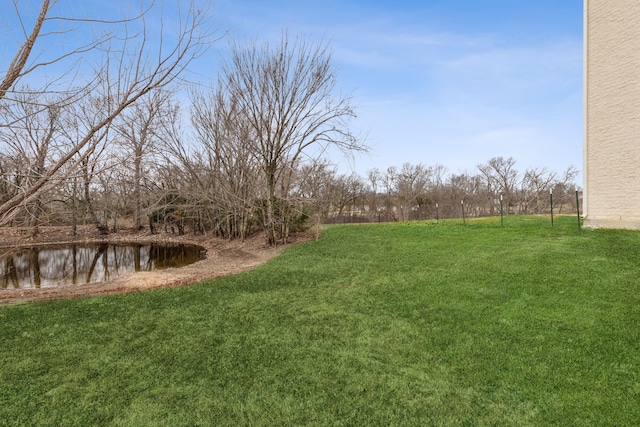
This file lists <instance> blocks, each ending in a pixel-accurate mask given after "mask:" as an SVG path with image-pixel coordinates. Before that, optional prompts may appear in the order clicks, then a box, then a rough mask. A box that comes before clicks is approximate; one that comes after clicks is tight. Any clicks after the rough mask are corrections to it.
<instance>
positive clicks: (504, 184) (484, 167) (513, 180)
mask: <svg viewBox="0 0 640 427" xmlns="http://www.w3.org/2000/svg"><path fill="white" fill-rule="evenodd" d="M515 164H516V161H515V159H514V158H513V157H509V158H508V159H505V158H504V157H493V158H492V159H490V160H489V161H488V162H487V163H484V164H481V165H478V170H480V172H481V173H482V175H483V176H484V178H485V181H486V184H487V194H486V198H487V201H488V202H489V205H490V214H491V215H494V214H495V210H494V209H495V205H496V200H497V197H496V196H497V195H500V194H502V195H503V199H504V206H506V207H507V211H506V212H507V213H508V212H509V206H511V205H512V204H513V202H514V200H513V196H514V192H515V189H516V187H517V180H518V171H517V170H516V169H515V168H514V166H515Z"/></svg>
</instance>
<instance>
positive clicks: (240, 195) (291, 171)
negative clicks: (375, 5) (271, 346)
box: [0, 0, 577, 245]
mask: <svg viewBox="0 0 640 427" xmlns="http://www.w3.org/2000/svg"><path fill="white" fill-rule="evenodd" d="M145 5H146V3H145ZM163 5H164V3H158V4H155V3H151V5H150V6H148V7H142V8H141V10H140V13H139V14H138V15H135V16H133V17H126V18H123V19H122V20H116V21H108V22H107V21H97V20H94V19H88V18H82V19H79V18H74V17H60V16H58V15H55V14H54V13H53V10H54V7H55V6H56V2H55V1H54V2H50V1H48V0H44V1H43V2H42V6H41V9H40V14H39V15H38V16H37V17H36V18H35V20H34V23H33V29H32V31H31V32H30V33H27V32H25V41H24V42H23V43H22V44H21V45H20V46H19V48H18V49H17V52H16V55H15V57H14V58H13V60H12V62H11V63H10V64H9V65H8V66H6V69H3V72H4V76H5V77H4V79H3V81H2V83H1V84H0V147H1V150H0V225H5V226H17V227H28V228H29V230H31V232H32V233H33V234H37V233H38V232H39V230H40V227H41V226H43V225H69V226H72V228H73V230H74V232H75V230H76V228H77V226H79V225H81V224H92V225H93V226H95V227H96V229H97V230H99V231H100V232H102V233H109V232H111V231H113V230H117V229H118V228H122V227H135V228H138V229H140V228H143V227H148V228H149V230H150V231H151V232H155V231H157V230H158V229H166V230H167V231H170V230H173V232H175V233H186V232H189V233H209V234H212V235H215V236H218V237H222V238H226V239H244V238H246V237H247V236H249V235H251V234H254V233H263V234H264V236H265V239H266V241H267V242H268V243H269V244H272V245H273V244H277V243H280V242H286V241H287V239H288V237H289V236H290V235H291V233H293V232H295V231H297V230H299V229H302V228H304V227H306V226H308V225H309V224H310V223H312V222H315V223H318V224H319V223H323V222H346V221H355V220H357V221H407V220H414V219H429V218H435V217H441V218H445V217H455V216H459V215H460V214H462V211H461V209H464V210H465V213H466V214H467V215H469V216H481V215H496V214H498V213H499V212H502V213H503V214H520V213H541V212H544V211H545V210H547V209H549V207H550V206H549V200H548V197H545V194H549V192H550V191H551V192H553V194H554V196H555V197H556V199H555V200H557V201H558V203H559V205H558V206H559V207H558V208H557V209H558V211H560V212H561V211H563V210H564V211H569V210H570V209H575V202H573V200H574V199H573V198H571V197H570V196H571V190H572V189H573V188H574V186H575V184H574V183H573V180H574V179H575V177H576V174H577V171H576V170H575V169H574V168H569V169H567V170H566V171H564V172H563V173H562V174H557V173H555V172H553V171H549V170H547V169H545V168H530V169H527V170H525V171H524V172H523V173H519V172H518V171H517V170H516V167H515V161H514V160H513V159H512V158H506V159H505V158H503V157H496V158H492V159H490V160H489V161H487V162H486V163H484V164H480V165H478V167H477V170H476V171H474V172H472V173H466V172H465V173H462V174H448V173H447V170H446V168H445V167H444V166H442V165H439V164H436V165H435V166H425V165H423V164H417V165H412V164H409V163H405V164H404V165H402V166H401V167H399V168H398V167H393V166H392V167H389V168H388V169H387V170H385V171H380V170H377V169H373V170H370V171H369V172H368V173H367V174H366V176H364V177H363V176H359V175H357V174H355V173H354V174H347V175H345V174H339V173H338V171H337V168H336V167H335V166H334V165H332V164H331V162H330V160H329V159H327V158H326V157H325V156H324V153H326V152H327V149H328V148H329V147H334V148H338V149H339V150H340V151H341V152H342V153H343V154H344V155H346V156H350V155H352V154H353V153H354V152H358V151H366V150H367V146H366V145H365V143H364V141H363V140H362V139H361V138H359V137H358V136H357V135H354V134H353V133H352V132H351V130H350V128H349V123H350V121H351V120H352V119H353V118H355V112H354V109H353V106H352V100H351V98H350V97H348V96H345V95H342V94H340V93H339V92H338V90H337V75H336V72H335V69H334V68H333V66H332V62H331V51H330V49H329V47H328V45H327V44H326V43H322V42H321V43H318V44H314V43H311V42H310V41H309V40H308V39H306V38H305V37H291V36H290V35H289V34H288V33H286V32H285V33H283V35H282V37H281V39H280V40H279V41H278V42H275V43H259V42H257V41H249V42H243V43H240V42H236V43H231V44H230V52H231V53H230V56H229V57H228V59H227V60H226V62H224V63H223V65H222V66H221V67H220V69H219V70H218V72H217V74H216V79H215V82H216V83H215V84H213V85H211V87H205V86H202V85H193V84H189V85H185V84H184V80H183V79H181V78H180V77H181V76H182V75H183V74H184V72H185V70H187V69H188V67H189V65H190V64H191V63H192V61H193V60H194V59H196V58H198V57H199V56H200V55H202V53H203V52H204V50H206V49H207V48H208V47H209V46H210V45H211V44H212V43H213V42H214V41H215V39H213V38H212V37H211V34H210V33H209V32H208V29H207V28H208V27H207V26H206V22H207V17H206V12H205V11H203V10H202V9H198V8H196V7H195V6H194V5H193V4H191V6H190V8H189V9H188V11H186V13H184V14H183V15H180V16H183V20H182V22H181V25H178V26H177V28H178V30H177V32H176V33H175V34H173V36H172V37H166V34H165V32H166V31H165V29H164V28H163V27H162V26H160V27H159V30H158V32H159V33H160V35H162V36H163V38H162V40H167V42H166V45H163V44H160V45H157V44H152V43H147V41H148V39H149V38H150V37H151V36H152V35H153V32H154V29H155V27H154V25H153V24H154V23H157V21H152V17H154V16H157V14H158V13H160V15H162V12H163V11H162V7H163ZM156 8H159V9H160V10H159V11H157V10H155V9H156ZM152 12H153V13H152ZM17 13H18V14H19V13H20V11H19V10H17ZM96 22H101V23H102V24H103V25H104V26H106V27H107V28H108V29H110V30H111V31H107V32H102V33H100V32H91V34H103V35H101V36H99V37H98V38H95V36H94V37H93V38H91V39H89V40H87V41H81V42H79V44H78V45H77V46H75V47H72V48H71V50H70V51H69V52H67V53H64V54H60V55H59V56H57V57H54V58H46V57H43V56H42V55H43V53H42V52H35V54H34V52H33V49H35V46H37V44H36V41H40V40H41V39H43V38H46V37H54V38H55V37H65V36H68V35H69V34H73V31H75V30H76V26H77V25H85V24H86V25H90V26H93V25H96ZM160 22H162V20H160ZM53 23H55V24H56V25H57V26H60V25H65V24H68V23H73V24H74V26H73V28H69V29H68V30H66V31H51V30H49V31H46V28H47V25H48V24H53ZM132 27H133V28H135V29H136V30H138V31H137V32H135V31H131V29H132ZM56 28H57V27H56ZM172 28H174V26H172ZM131 34H135V35H131ZM156 35H157V34H156ZM79 39H80V40H81V38H79ZM72 40H76V38H72ZM87 52H93V53H96V52H98V53H100V55H97V56H96V58H97V59H96V61H97V62H96V63H95V64H94V66H93V67H90V69H89V71H87V69H85V68H82V69H80V68H75V67H80V65H78V64H79V61H77V59H78V58H77V57H78V56H80V55H86V54H87ZM69 61H70V62H69ZM51 64H57V65H60V64H65V65H66V66H67V68H64V67H62V69H64V70H66V71H64V72H62V74H60V75H57V76H55V78H53V79H52V80H49V81H46V80H44V83H43V80H42V77H41V76H37V75H36V74H37V72H38V70H40V69H41V68H46V67H51ZM34 75H36V78H32V79H30V77H34ZM80 75H82V76H83V77H79V76H80ZM0 76H2V74H0ZM185 92H186V93H188V96H187V98H188V101H184V96H183V95H184V93H185Z"/></svg>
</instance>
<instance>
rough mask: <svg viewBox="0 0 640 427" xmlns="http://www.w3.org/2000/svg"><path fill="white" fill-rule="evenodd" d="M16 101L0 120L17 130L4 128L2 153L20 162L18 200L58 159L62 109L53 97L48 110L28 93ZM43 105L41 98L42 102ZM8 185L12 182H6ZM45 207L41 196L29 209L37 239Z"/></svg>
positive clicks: (0, 137) (15, 191) (1, 131)
mask: <svg viewBox="0 0 640 427" xmlns="http://www.w3.org/2000/svg"><path fill="white" fill-rule="evenodd" d="M16 101H17V102H15V103H13V104H12V108H5V109H3V110H2V114H1V116H0V117H1V120H2V121H7V122H13V123H14V124H13V126H10V127H2V128H0V147H2V151H4V152H5V154H6V155H9V156H10V157H12V158H14V159H16V160H17V162H18V163H17V164H16V166H17V170H16V172H17V173H19V176H17V180H16V181H14V184H15V185H16V187H15V188H14V189H13V191H12V193H13V194H14V196H15V194H19V193H20V192H22V191H25V189H26V188H28V187H29V186H31V185H33V183H34V182H36V181H37V180H38V179H40V178H41V177H42V176H43V174H45V172H46V170H47V168H48V167H49V162H50V160H51V158H53V157H54V156H55V155H56V154H54V152H55V151H56V149H57V147H56V145H55V144H56V139H58V138H59V137H60V134H61V128H62V120H61V117H60V115H61V112H60V107H59V105H58V104H57V100H55V99H53V98H52V97H50V99H49V100H47V101H46V102H47V107H46V108H41V107H40V106H39V105H38V103H37V102H38V100H37V97H36V96H35V95H33V94H30V93H27V92H25V93H20V94H17V96H16ZM43 101H45V100H44V99H42V97H40V102H43ZM5 184H8V182H7V181H5ZM43 207H44V203H43V198H42V196H41V195H39V196H37V197H34V199H33V201H32V203H29V204H28V205H26V206H25V208H26V213H27V214H28V218H27V219H28V221H29V225H30V226H31V227H32V233H33V234H34V235H35V234H37V233H38V225H39V222H40V215H41V213H42V209H43Z"/></svg>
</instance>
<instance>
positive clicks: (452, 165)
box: [212, 0, 583, 174]
mask: <svg viewBox="0 0 640 427" xmlns="http://www.w3.org/2000/svg"><path fill="white" fill-rule="evenodd" d="M212 11H213V12H214V14H215V15H216V20H217V22H219V24H220V28H222V29H226V30H228V31H229V36H230V37H232V38H234V39H238V38H239V39H242V38H249V39H254V38H257V39H259V40H277V39H278V38H279V37H280V36H281V34H282V31H283V30H288V31H289V32H290V34H294V35H296V34H305V35H307V36H309V37H312V38H317V39H318V40H320V39H325V40H328V41H329V43H330V47H331V48H332V50H333V59H334V64H335V66H336V67H337V69H338V78H339V86H340V88H341V90H342V91H343V92H346V93H350V94H351V95H352V97H353V103H354V105H355V106H356V109H357V114H358V118H357V119H356V120H355V121H354V122H353V123H352V125H353V129H354V130H356V131H357V132H358V133H360V134H362V135H366V137H367V142H368V144H369V145H370V146H371V147H372V151H371V153H370V154H369V155H364V156H362V155H361V156H357V157H356V162H355V170H356V172H358V173H361V174H365V173H366V171H367V170H368V169H371V168H373V167H377V168H379V169H386V168H387V167H388V166H398V167H400V166H401V165H402V163H404V162H410V163H413V164H416V163H424V164H426V165H433V164H435V163H441V164H443V165H445V166H446V167H447V168H448V169H449V172H451V173H459V172H462V171H465V170H467V171H470V172H473V171H475V168H476V166H477V165H478V164H479V163H484V162H486V161H487V160H489V159H490V158H492V157H495V156H503V157H514V158H515V159H516V161H517V168H518V170H520V171H524V170H525V169H526V168H527V167H548V168H550V169H552V170H556V171H558V172H560V171H562V170H564V169H566V168H567V167H568V166H571V165H573V166H575V167H577V168H578V169H581V168H582V131H583V129H582V54H583V47H582V13H583V5H582V1H581V0H562V1H558V0H535V1H517V0H422V1H406V0H399V1H393V2H392V1H365V0H340V1H333V0H330V1H315V0H306V1H305V0H295V1H293V0H275V1H260V0H218V1H216V2H214V3H213V8H212ZM215 49H216V48H215V47H214V50H215ZM333 160H334V161H335V162H338V161H339V159H338V158H334V159H333ZM341 168H343V169H347V170H348V164H346V163H344V162H343V163H342V166H341Z"/></svg>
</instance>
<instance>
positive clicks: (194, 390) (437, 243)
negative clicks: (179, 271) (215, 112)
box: [0, 217, 640, 426]
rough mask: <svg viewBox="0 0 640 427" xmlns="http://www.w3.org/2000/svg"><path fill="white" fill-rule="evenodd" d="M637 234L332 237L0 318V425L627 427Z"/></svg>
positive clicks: (417, 226) (634, 356) (392, 228)
mask: <svg viewBox="0 0 640 427" xmlns="http://www.w3.org/2000/svg"><path fill="white" fill-rule="evenodd" d="M639 283H640V233H638V232H629V231H612V230H581V231H579V230H578V227H577V224H576V219H575V217H556V221H555V227H553V228H552V227H551V225H550V223H549V220H548V218H541V217H524V218H522V217H508V218H505V223H504V227H500V220H499V218H497V219H496V218H490V219H484V220H480V221H469V220H467V224H466V225H462V224H461V223H460V221H451V222H447V221H440V223H439V224H435V223H433V222H420V223H409V224H391V225H354V226H338V227H333V228H330V229H328V230H327V231H326V234H325V237H324V238H323V239H321V240H319V241H316V242H311V243H307V244H304V245H301V246H299V247H295V248H293V249H290V250H287V251H285V252H284V253H283V254H281V255H280V256H278V257H277V258H276V259H275V260H273V261H271V262H269V263H268V264H266V265H264V266H262V267H260V268H257V269H255V270H253V271H250V272H248V273H244V274H240V275H238V276H235V277H229V278H224V279H218V280H214V281H210V282H206V283H202V284H198V285H194V286H190V287H184V288H172V289H166V290H160V291H149V292H143V293H138V294H129V295H122V296H108V297H93V298H85V299H78V300H68V301H54V302H47V303H37V304H27V305H20V306H7V307H0V328H1V329H0V352H1V353H0V357H1V359H0V425H25V426H34V425H56V426H58V425H78V426H90V425H113V426H118V425H122V426H146V425H149V426H180V425H184V426H196V425H202V426H209V425H252V426H253V425H265V426H272V425H348V426H364V425H416V426H418V425H453V426H458V425H514V426H527V425H531V426H534V425H535V426H541V425H576V426H596V425H611V426H624V425H629V426H631V425H640V285H639Z"/></svg>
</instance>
